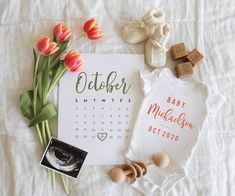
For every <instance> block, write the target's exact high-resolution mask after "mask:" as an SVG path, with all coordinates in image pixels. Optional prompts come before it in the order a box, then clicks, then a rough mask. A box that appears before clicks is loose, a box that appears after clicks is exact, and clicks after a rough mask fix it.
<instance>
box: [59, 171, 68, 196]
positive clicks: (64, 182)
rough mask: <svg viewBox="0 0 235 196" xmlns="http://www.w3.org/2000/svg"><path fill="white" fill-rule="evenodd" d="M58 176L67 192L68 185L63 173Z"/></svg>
mask: <svg viewBox="0 0 235 196" xmlns="http://www.w3.org/2000/svg"><path fill="white" fill-rule="evenodd" d="M60 177H61V180H62V183H63V186H64V190H65V192H66V193H67V194H69V187H68V185H67V183H66V181H65V177H64V176H63V175H60Z"/></svg>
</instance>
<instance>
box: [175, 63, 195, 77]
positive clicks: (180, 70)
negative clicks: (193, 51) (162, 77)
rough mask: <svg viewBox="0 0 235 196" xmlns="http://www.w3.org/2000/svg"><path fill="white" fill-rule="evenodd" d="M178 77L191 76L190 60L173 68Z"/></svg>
mask: <svg viewBox="0 0 235 196" xmlns="http://www.w3.org/2000/svg"><path fill="white" fill-rule="evenodd" d="M175 71H176V74H177V77H178V78H182V77H185V76H191V75H192V74H193V66H192V63H191V62H185V63H180V64H178V65H177V66H176V68H175Z"/></svg>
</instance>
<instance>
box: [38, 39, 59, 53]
mask: <svg viewBox="0 0 235 196" xmlns="http://www.w3.org/2000/svg"><path fill="white" fill-rule="evenodd" d="M37 49H38V51H39V52H40V53H41V54H42V55H44V56H51V55H53V54H54V53H56V52H57V51H58V50H59V47H58V46H57V43H55V42H53V41H51V40H50V39H49V38H48V36H43V37H42V38H40V39H39V40H38V43H37Z"/></svg>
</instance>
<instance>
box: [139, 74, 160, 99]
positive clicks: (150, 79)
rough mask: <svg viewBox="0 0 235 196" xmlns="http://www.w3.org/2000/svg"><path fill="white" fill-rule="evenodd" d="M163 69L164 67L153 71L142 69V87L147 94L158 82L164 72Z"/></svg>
mask: <svg viewBox="0 0 235 196" xmlns="http://www.w3.org/2000/svg"><path fill="white" fill-rule="evenodd" d="M162 70H163V69H155V70H154V71H152V72H150V71H148V70H142V71H140V83H141V89H142V91H143V93H144V95H145V96H147V95H148V94H149V93H150V91H151V89H152V87H153V85H154V83H155V82H157V80H158V78H159V74H160V73H161V72H162Z"/></svg>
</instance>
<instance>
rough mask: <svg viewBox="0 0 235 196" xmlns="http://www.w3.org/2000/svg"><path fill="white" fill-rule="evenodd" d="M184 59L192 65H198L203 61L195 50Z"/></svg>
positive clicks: (201, 56)
mask: <svg viewBox="0 0 235 196" xmlns="http://www.w3.org/2000/svg"><path fill="white" fill-rule="evenodd" d="M186 58H187V59H188V60H189V61H190V62H191V63H192V64H193V66H194V65H196V64H197V63H199V62H200V61H201V60H202V59H203V55H202V54H201V53H200V52H199V51H198V50H197V49H196V48H195V49H193V50H192V52H190V53H189V54H188V55H187V56H186Z"/></svg>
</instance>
